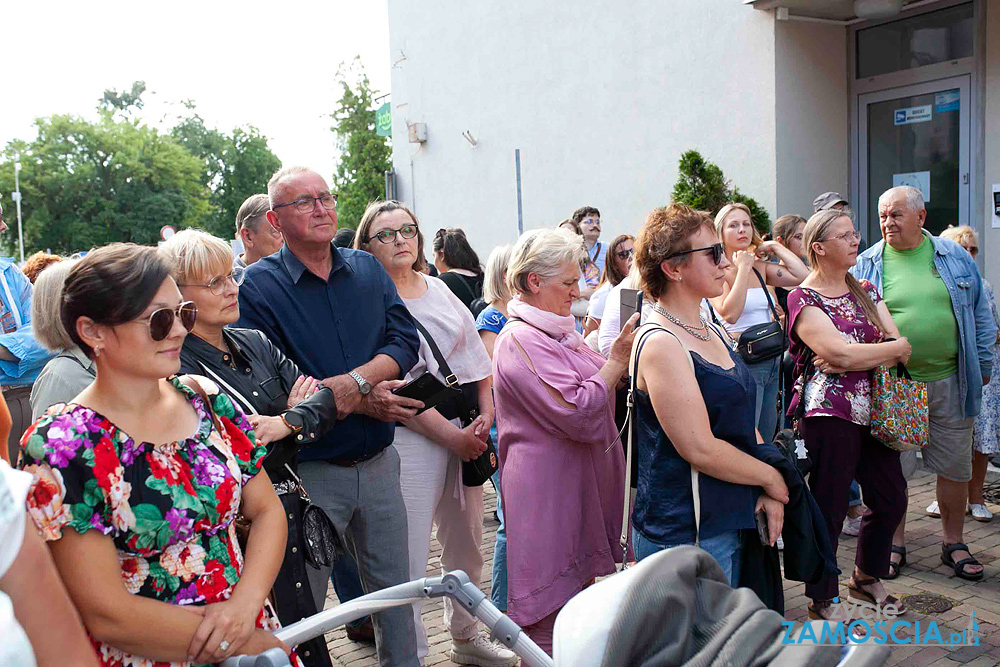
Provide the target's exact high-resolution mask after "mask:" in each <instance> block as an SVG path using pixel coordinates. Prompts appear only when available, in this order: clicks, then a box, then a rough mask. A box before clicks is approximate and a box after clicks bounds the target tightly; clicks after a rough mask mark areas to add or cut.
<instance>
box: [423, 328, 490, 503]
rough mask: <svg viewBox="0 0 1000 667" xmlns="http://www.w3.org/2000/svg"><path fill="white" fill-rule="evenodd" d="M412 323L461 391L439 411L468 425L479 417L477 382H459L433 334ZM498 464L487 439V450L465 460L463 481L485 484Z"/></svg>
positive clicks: (451, 383)
mask: <svg viewBox="0 0 1000 667" xmlns="http://www.w3.org/2000/svg"><path fill="white" fill-rule="evenodd" d="M413 323H414V324H415V325H416V326H417V329H419V330H420V333H421V334H423V336H424V339H425V340H426V341H427V345H429V346H430V348H431V354H433V355H434V359H435V360H436V361H437V363H438V368H440V369H441V373H442V374H444V376H445V378H444V381H445V384H446V385H448V386H449V387H455V388H456V389H458V390H459V393H458V394H456V395H455V396H454V398H450V399H447V400H445V401H442V402H441V403H438V405H437V411H438V412H440V413H441V416H442V417H444V418H445V419H448V420H452V419H456V418H457V419H459V420H461V422H462V427H463V428H464V427H466V426H468V425H469V424H471V423H472V422H474V421H475V420H476V417H478V416H479V388H478V386H477V383H475V382H466V383H465V384H458V378H457V377H455V374H454V373H452V372H451V367H450V366H449V365H448V362H447V361H446V360H445V358H444V355H443V354H441V350H440V349H439V348H438V346H437V343H435V342H434V339H433V338H432V337H431V335H430V333H429V332H428V331H427V329H425V328H424V325H422V324H421V323H420V321H419V320H417V318H413ZM498 467H499V461H498V460H497V450H496V447H494V446H493V440H492V438H487V439H486V451H485V452H483V453H482V454H480V455H479V457H478V458H475V459H473V460H471V461H462V484H464V485H465V486H482V485H483V484H485V483H486V481H487V480H488V479H489V478H490V477H492V476H493V473H495V472H496V471H497V469H498Z"/></svg>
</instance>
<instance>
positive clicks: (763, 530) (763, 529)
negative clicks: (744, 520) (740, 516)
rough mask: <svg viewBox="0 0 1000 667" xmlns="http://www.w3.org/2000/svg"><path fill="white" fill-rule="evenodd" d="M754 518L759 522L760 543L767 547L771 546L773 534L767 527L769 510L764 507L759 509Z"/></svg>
mask: <svg viewBox="0 0 1000 667" xmlns="http://www.w3.org/2000/svg"><path fill="white" fill-rule="evenodd" d="M753 519H754V522H755V523H756V524H757V536H758V537H760V543H761V544H763V545H764V546H765V547H768V546H771V534H770V531H768V529H767V512H765V511H764V508H763V507H762V508H760V509H759V510H757V513H756V514H754V515H753Z"/></svg>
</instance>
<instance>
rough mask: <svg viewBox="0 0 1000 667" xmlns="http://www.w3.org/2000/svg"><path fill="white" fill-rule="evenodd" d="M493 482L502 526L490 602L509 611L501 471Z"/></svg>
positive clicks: (498, 539) (494, 549)
mask: <svg viewBox="0 0 1000 667" xmlns="http://www.w3.org/2000/svg"><path fill="white" fill-rule="evenodd" d="M493 484H495V485H496V490H497V516H498V517H499V518H500V527H499V528H497V541H496V546H494V547H493V582H492V584H491V586H490V602H492V603H493V605H494V606H495V607H496V608H497V609H499V610H500V611H503V612H505V611H507V529H506V528H504V525H503V501H502V499H501V498H500V473H499V472H495V473H493Z"/></svg>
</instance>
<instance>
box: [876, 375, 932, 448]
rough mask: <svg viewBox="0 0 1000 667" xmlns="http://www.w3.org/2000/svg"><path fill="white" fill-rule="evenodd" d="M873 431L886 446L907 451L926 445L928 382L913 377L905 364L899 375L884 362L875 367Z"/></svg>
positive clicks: (927, 430)
mask: <svg viewBox="0 0 1000 667" xmlns="http://www.w3.org/2000/svg"><path fill="white" fill-rule="evenodd" d="M871 426H872V435H874V436H875V437H876V438H878V439H879V440H881V441H882V442H883V443H884V444H885V445H886V447H889V448H890V449H895V450H896V451H900V452H906V451H910V450H915V449H923V448H924V447H926V446H927V441H928V439H929V437H930V422H929V419H928V411H927V384H926V383H924V382H918V381H916V380H914V379H913V378H911V377H910V373H909V372H908V371H907V370H906V366H904V365H903V364H897V366H896V375H892V373H890V372H889V369H888V368H886V367H885V366H877V367H876V368H875V369H873V370H872V421H871Z"/></svg>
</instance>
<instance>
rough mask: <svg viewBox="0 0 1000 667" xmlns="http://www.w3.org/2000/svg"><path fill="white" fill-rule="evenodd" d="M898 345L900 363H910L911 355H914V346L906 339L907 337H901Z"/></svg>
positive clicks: (897, 342)
mask: <svg viewBox="0 0 1000 667" xmlns="http://www.w3.org/2000/svg"><path fill="white" fill-rule="evenodd" d="M896 344H897V345H898V346H899V356H898V357H897V359H898V361H899V363H901V364H904V365H905V364H906V363H907V362H909V361H910V355H911V354H912V353H913V346H912V345H910V341H909V340H907V339H906V336H901V337H900V338H899V339H898V340H897V341H896Z"/></svg>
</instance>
